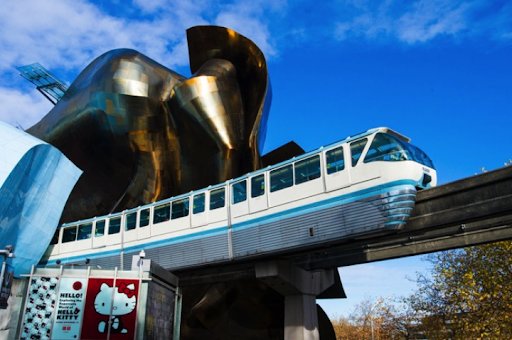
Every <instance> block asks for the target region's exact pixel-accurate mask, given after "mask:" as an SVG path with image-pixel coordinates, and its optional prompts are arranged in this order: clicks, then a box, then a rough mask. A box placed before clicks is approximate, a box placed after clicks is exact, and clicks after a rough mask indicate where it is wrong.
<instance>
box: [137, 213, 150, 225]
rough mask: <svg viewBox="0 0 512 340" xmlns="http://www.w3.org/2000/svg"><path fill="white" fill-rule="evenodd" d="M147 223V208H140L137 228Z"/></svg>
mask: <svg viewBox="0 0 512 340" xmlns="http://www.w3.org/2000/svg"><path fill="white" fill-rule="evenodd" d="M148 225H149V208H147V209H142V210H141V211H140V216H139V228H144V227H146V226H148Z"/></svg>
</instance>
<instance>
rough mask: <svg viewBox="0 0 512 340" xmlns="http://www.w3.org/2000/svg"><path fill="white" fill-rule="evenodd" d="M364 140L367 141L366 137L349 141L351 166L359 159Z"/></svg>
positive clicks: (364, 143)
mask: <svg viewBox="0 0 512 340" xmlns="http://www.w3.org/2000/svg"><path fill="white" fill-rule="evenodd" d="M366 142H368V139H367V138H364V139H360V140H358V141H355V142H352V143H350V153H351V154H352V166H356V164H357V161H359V158H360V157H361V154H362V153H363V150H364V147H365V145H366Z"/></svg>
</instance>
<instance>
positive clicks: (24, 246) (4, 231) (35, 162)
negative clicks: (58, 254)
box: [0, 122, 81, 276]
mask: <svg viewBox="0 0 512 340" xmlns="http://www.w3.org/2000/svg"><path fill="white" fill-rule="evenodd" d="M0 155H2V158H3V159H2V162H0V249H3V248H5V247H6V246H8V245H12V246H14V254H15V258H13V259H10V260H9V261H10V263H9V264H10V265H11V266H13V267H14V273H15V275H17V276H18V275H20V274H27V273H29V272H30V268H31V266H32V265H35V264H37V262H38V261H39V260H40V258H41V256H42V255H43V253H44V251H45V250H46V248H47V247H48V244H49V243H50V240H51V238H52V236H53V234H54V233H55V230H56V228H57V225H58V222H59V219H60V216H61V213H62V210H63V208H64V205H65V203H66V201H67V198H68V196H69V194H70V193H71V190H72V189H73V186H74V185H75V183H76V181H77V180H78V177H79V176H80V174H81V171H80V170H79V169H78V168H77V167H76V166H75V165H74V164H73V163H71V162H70V161H69V160H68V159H67V158H66V157H65V156H64V155H62V153H61V152H60V151H59V150H57V149H56V148H54V147H53V146H51V145H49V144H46V143H44V142H42V141H40V140H38V139H36V138H34V137H32V136H30V135H28V134H26V133H25V132H23V131H21V130H18V129H15V128H14V127H12V126H10V125H7V124H5V123H1V122H0ZM0 261H2V259H1V258H0Z"/></svg>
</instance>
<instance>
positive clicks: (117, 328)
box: [81, 278, 139, 340]
mask: <svg viewBox="0 0 512 340" xmlns="http://www.w3.org/2000/svg"><path fill="white" fill-rule="evenodd" d="M138 292H139V280H133V279H117V280H116V281H115V286H114V280H113V279H99V278H91V279H89V284H88V287H87V299H86V303H85V315H84V319H83V325H82V336H81V337H82V339H106V338H107V335H108V334H109V335H110V337H109V338H110V339H114V340H115V339H133V338H134V336H135V324H136V320H137V302H138ZM109 325H110V326H109ZM109 328H110V329H109Z"/></svg>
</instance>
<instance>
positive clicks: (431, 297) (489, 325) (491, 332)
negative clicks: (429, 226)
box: [407, 241, 512, 339]
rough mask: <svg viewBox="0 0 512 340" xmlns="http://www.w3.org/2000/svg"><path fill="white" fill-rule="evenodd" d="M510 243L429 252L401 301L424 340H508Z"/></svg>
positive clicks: (511, 330) (511, 326) (511, 328)
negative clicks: (426, 266) (426, 270)
mask: <svg viewBox="0 0 512 340" xmlns="http://www.w3.org/2000/svg"><path fill="white" fill-rule="evenodd" d="M511 254H512V242H511V241H505V242H498V243H493V244H486V245H480V246H475V247H469V248H464V249H458V250H450V251H446V252H440V253H436V254H433V255H431V256H430V257H429V261H430V262H431V263H432V265H433V267H432V272H431V275H430V276H426V275H421V274H420V275H419V276H418V279H417V283H418V286H419V289H418V291H417V292H416V293H415V294H413V295H412V296H410V297H409V298H407V302H408V304H409V306H410V307H411V308H412V309H413V310H414V311H415V312H416V316H417V317H418V320H417V321H418V327H419V328H421V329H422V330H423V331H424V333H425V334H426V335H427V336H428V338H429V339H447V338H452V339H512V257H511Z"/></svg>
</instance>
